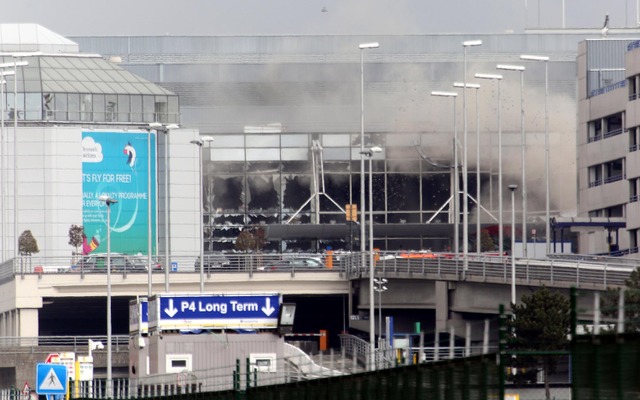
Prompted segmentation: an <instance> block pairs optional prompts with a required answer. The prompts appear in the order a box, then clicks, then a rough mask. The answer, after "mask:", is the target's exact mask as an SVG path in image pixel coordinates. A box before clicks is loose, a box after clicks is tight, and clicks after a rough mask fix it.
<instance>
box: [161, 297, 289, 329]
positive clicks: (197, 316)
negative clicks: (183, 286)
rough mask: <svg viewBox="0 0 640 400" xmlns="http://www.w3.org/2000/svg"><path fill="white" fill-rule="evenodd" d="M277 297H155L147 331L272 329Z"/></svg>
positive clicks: (278, 307)
mask: <svg viewBox="0 0 640 400" xmlns="http://www.w3.org/2000/svg"><path fill="white" fill-rule="evenodd" d="M279 309H280V295H279V294H267V295H237V296H230V295H224V296H223V295H218V296H214V295H200V296H197V295H194V296H178V295H156V296H154V297H152V298H151V300H150V304H149V329H150V330H152V329H160V330H174V329H207V328H212V329H265V328H267V329H275V328H277V326H278V312H279Z"/></svg>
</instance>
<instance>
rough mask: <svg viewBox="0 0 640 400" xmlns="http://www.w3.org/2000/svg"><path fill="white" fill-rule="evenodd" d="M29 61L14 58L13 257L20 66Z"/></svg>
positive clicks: (16, 254)
mask: <svg viewBox="0 0 640 400" xmlns="http://www.w3.org/2000/svg"><path fill="white" fill-rule="evenodd" d="M27 65H29V62H28V61H17V60H16V59H15V58H14V59H13V70H14V72H15V74H14V76H13V257H14V258H17V257H18V145H17V143H18V67H26V66H27Z"/></svg>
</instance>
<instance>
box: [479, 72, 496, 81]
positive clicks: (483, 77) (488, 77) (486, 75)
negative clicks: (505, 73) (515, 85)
mask: <svg viewBox="0 0 640 400" xmlns="http://www.w3.org/2000/svg"><path fill="white" fill-rule="evenodd" d="M475 77H476V78H478V79H496V80H500V79H502V75H500V74H482V73H477V74H475Z"/></svg>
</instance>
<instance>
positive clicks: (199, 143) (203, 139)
mask: <svg viewBox="0 0 640 400" xmlns="http://www.w3.org/2000/svg"><path fill="white" fill-rule="evenodd" d="M209 142H213V138H212V137H211V136H202V137H201V138H200V139H197V140H192V141H191V142H190V143H192V144H195V145H196V146H198V187H199V188H200V190H199V193H200V199H199V200H198V203H199V204H200V293H204V211H203V209H204V206H203V203H204V199H203V196H202V146H203V145H204V144H205V143H209Z"/></svg>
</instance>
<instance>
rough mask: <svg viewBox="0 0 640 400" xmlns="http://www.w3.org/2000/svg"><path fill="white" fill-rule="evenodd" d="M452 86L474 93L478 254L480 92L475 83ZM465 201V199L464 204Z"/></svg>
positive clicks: (477, 245)
mask: <svg viewBox="0 0 640 400" xmlns="http://www.w3.org/2000/svg"><path fill="white" fill-rule="evenodd" d="M453 86H454V87H458V88H464V87H466V88H467V89H475V91H476V164H477V167H476V205H477V208H476V209H477V212H476V252H477V253H478V254H480V110H478V92H479V91H480V85H478V84H477V83H466V84H465V83H461V82H454V83H453ZM465 152H466V149H465ZM467 172H468V169H467ZM466 201H467V199H465V203H466Z"/></svg>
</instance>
